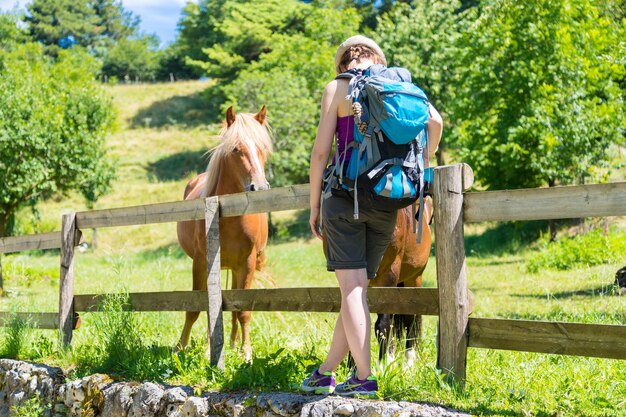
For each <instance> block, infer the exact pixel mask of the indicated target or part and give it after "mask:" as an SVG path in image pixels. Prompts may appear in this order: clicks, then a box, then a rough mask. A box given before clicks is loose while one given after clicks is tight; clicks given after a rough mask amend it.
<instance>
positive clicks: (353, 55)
mask: <svg viewBox="0 0 626 417" xmlns="http://www.w3.org/2000/svg"><path fill="white" fill-rule="evenodd" d="M366 59H369V60H371V61H372V62H374V64H382V63H383V59H382V58H381V57H380V56H379V55H378V54H377V53H376V52H375V51H374V50H373V49H372V48H370V47H368V46H365V45H355V46H351V47H350V48H348V49H347V50H346V52H344V53H343V55H342V56H341V59H340V60H339V70H340V72H345V71H348V70H350V69H352V68H355V67H356V66H357V65H358V64H360V63H361V62H363V61H365V60H366Z"/></svg>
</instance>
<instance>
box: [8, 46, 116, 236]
mask: <svg viewBox="0 0 626 417" xmlns="http://www.w3.org/2000/svg"><path fill="white" fill-rule="evenodd" d="M96 71H97V65H96V62H95V60H94V59H93V58H91V57H90V56H88V55H87V54H85V53H78V50H77V51H71V52H70V51H61V53H60V55H59V57H58V59H57V60H56V62H54V63H53V62H52V61H51V59H50V58H48V57H46V56H45V55H44V54H43V47H42V46H41V45H38V44H26V45H21V46H19V47H16V49H15V50H14V51H11V52H8V53H5V54H2V55H1V56H0V91H2V94H1V95H0V183H1V184H2V187H0V236H5V235H7V234H8V233H10V232H11V227H10V226H11V224H12V220H13V219H14V216H15V214H16V212H17V210H18V209H20V208H22V207H24V206H28V205H31V206H34V205H35V204H36V203H37V202H39V201H41V200H43V199H45V198H48V197H50V196H52V195H54V194H55V193H67V192H70V191H72V190H76V191H78V192H80V193H82V194H83V195H84V196H85V198H86V199H87V200H88V201H91V202H93V201H95V200H96V199H97V198H98V197H99V196H101V195H102V194H104V193H105V192H106V191H107V190H108V187H109V184H110V182H111V180H112V178H113V172H114V171H113V167H112V164H111V162H109V161H108V159H107V158H106V149H105V138H106V137H107V135H108V133H109V132H110V131H111V128H112V124H113V121H114V114H113V110H112V105H111V99H110V98H109V97H108V96H106V95H105V94H104V92H103V91H102V90H101V89H100V87H99V86H98V85H97V83H96V82H95V81H94V75H95V73H96Z"/></svg>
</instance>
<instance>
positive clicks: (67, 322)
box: [59, 213, 80, 347]
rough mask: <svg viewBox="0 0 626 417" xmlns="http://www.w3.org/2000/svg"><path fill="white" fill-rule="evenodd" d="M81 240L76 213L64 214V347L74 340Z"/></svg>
mask: <svg viewBox="0 0 626 417" xmlns="http://www.w3.org/2000/svg"><path fill="white" fill-rule="evenodd" d="M79 240H80V231H79V230H78V229H76V213H69V214H64V215H63V220H62V223H61V274H60V278H59V337H60V341H61V343H62V345H63V347H67V346H69V345H70V343H71V342H72V331H73V329H74V323H75V320H76V316H75V313H74V248H75V247H76V244H77V243H78V241H79Z"/></svg>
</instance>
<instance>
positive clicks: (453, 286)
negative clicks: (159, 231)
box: [0, 164, 626, 384]
mask: <svg viewBox="0 0 626 417" xmlns="http://www.w3.org/2000/svg"><path fill="white" fill-rule="evenodd" d="M434 178H435V179H434V209H435V213H434V214H435V217H434V221H435V231H436V235H437V239H436V254H437V255H436V271H437V288H370V289H369V290H368V303H369V306H370V310H371V311H372V312H387V313H405V314H423V315H438V316H439V336H438V337H439V344H438V355H437V366H438V367H439V368H440V369H442V370H443V371H444V372H445V373H446V375H447V377H448V378H449V379H450V380H452V381H456V382H459V383H461V384H463V382H464V380H465V375H466V358H467V348H468V347H480V348H491V349H506V350H516V351H532V352H542V353H556V354H565V355H582V356H596V357H604V358H617V359H626V326H619V325H601V324H578V323H561V322H542V321H526V320H503V319H489V318H475V317H471V318H470V317H469V313H470V311H469V292H468V286H467V271H466V263H465V249H464V240H463V227H464V226H463V225H464V222H482V221H512V220H540V219H564V218H580V217H594V216H617V215H625V214H626V183H610V184H593V185H584V186H570V187H556V188H549V189H546V188H541V189H525V190H512V191H490V192H466V190H467V189H469V188H470V186H471V184H472V182H473V173H472V171H471V169H470V168H469V166H467V165H465V164H458V165H452V166H445V167H438V168H435V177H434ZM308 200H309V186H308V185H297V186H291V187H284V188H278V189H273V190H269V191H262V192H254V193H241V194H233V195H227V196H220V197H219V199H218V197H210V198H207V199H205V200H201V199H198V200H193V201H183V202H174V203H163V204H152V205H144V206H137V207H124V208H115V209H108V210H94V211H87V212H79V213H70V214H67V215H64V216H63V219H62V229H61V232H53V233H45V234H38V235H31V236H20V237H11V238H1V239H0V254H1V253H8V252H18V251H24V250H32V249H50V248H60V249H61V274H60V291H59V293H60V295H59V310H58V314H57V313H23V314H25V315H26V316H28V317H30V318H31V320H32V322H33V323H34V324H35V325H36V326H38V327H41V328H56V329H59V330H60V332H61V334H62V340H63V343H65V344H69V343H70V342H71V339H72V332H73V329H75V328H76V327H77V325H78V323H79V320H78V313H81V312H89V311H96V306H97V305H98V303H99V301H100V299H101V298H102V297H104V296H105V294H86V295H75V294H74V267H73V265H74V248H75V247H76V245H77V244H78V243H79V241H80V236H81V232H80V231H81V230H84V229H87V228H101V227H114V226H125V225H139V224H150V223H161V222H177V221H183V220H200V219H205V220H206V227H207V231H206V236H207V259H208V260H211V262H208V266H207V268H208V291H204V292H203V291H178V292H160V293H133V294H130V305H131V309H132V310H134V311H206V310H208V313H209V326H208V337H209V346H210V351H211V363H212V364H213V365H216V366H218V367H223V366H224V357H223V347H224V333H223V332H224V329H223V321H222V312H223V311H242V310H250V311H316V312H337V311H339V307H340V299H341V298H340V294H339V289H338V288H280V289H249V290H221V287H220V272H219V271H220V258H219V256H218V255H219V250H220V248H219V218H220V217H227V216H239V215H242V214H251V213H260V212H268V211H281V210H291V209H305V208H308V206H309V201H308ZM207 301H208V303H207ZM7 317H8V313H0V324H1V323H2V322H3V321H4V320H6V319H7Z"/></svg>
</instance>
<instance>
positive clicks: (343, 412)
mask: <svg viewBox="0 0 626 417" xmlns="http://www.w3.org/2000/svg"><path fill="white" fill-rule="evenodd" d="M353 413H354V406H353V405H352V404H350V403H348V404H341V405H339V406H338V407H337V408H335V414H338V415H340V416H351V415H352V414H353Z"/></svg>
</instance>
